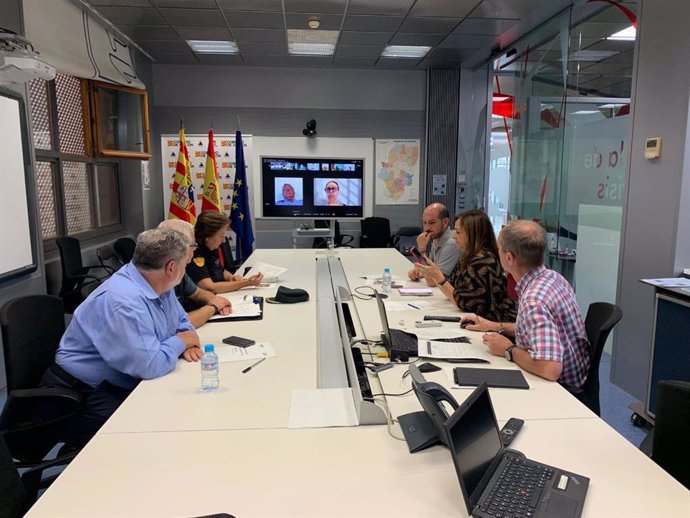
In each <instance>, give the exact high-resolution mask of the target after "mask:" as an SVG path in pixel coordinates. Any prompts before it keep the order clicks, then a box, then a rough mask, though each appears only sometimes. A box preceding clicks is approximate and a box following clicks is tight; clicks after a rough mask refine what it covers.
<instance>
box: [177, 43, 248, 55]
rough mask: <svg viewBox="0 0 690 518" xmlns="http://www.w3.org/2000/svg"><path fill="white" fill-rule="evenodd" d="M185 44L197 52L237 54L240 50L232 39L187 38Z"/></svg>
mask: <svg viewBox="0 0 690 518" xmlns="http://www.w3.org/2000/svg"><path fill="white" fill-rule="evenodd" d="M187 44H188V45H189V46H190V47H191V48H192V50H193V51H194V52H196V53H197V54H239V52H240V49H239V48H238V47H237V43H235V42H234V41H210V40H187Z"/></svg>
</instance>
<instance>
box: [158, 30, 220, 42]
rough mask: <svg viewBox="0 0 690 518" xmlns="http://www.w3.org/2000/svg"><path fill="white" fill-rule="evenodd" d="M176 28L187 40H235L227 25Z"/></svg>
mask: <svg viewBox="0 0 690 518" xmlns="http://www.w3.org/2000/svg"><path fill="white" fill-rule="evenodd" d="M175 30H176V31H177V32H178V34H179V35H180V36H181V37H182V38H183V39H185V40H215V41H233V37H232V35H231V34H230V31H229V30H228V28H227V27H175ZM147 39H148V38H147Z"/></svg>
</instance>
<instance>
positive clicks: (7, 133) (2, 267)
mask: <svg viewBox="0 0 690 518" xmlns="http://www.w3.org/2000/svg"><path fill="white" fill-rule="evenodd" d="M0 157H2V158H1V159H0V178H2V188H0V235H1V236H2V253H0V281H1V280H4V279H7V278H9V277H14V276H17V275H21V274H25V273H29V272H32V271H34V270H35V269H36V258H35V249H34V246H33V242H34V240H33V237H32V227H31V220H30V217H29V196H28V191H27V184H28V183H29V182H30V180H29V176H28V174H29V172H30V171H31V166H30V161H29V157H30V151H29V140H28V133H27V125H26V111H25V110H24V101H23V99H22V97H21V96H19V95H17V94H15V93H11V92H9V91H7V90H3V89H0Z"/></svg>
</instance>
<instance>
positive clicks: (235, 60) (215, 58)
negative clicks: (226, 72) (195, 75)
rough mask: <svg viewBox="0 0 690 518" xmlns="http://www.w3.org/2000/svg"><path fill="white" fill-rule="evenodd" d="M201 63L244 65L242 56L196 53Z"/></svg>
mask: <svg viewBox="0 0 690 518" xmlns="http://www.w3.org/2000/svg"><path fill="white" fill-rule="evenodd" d="M197 56H198V58H199V61H200V62H201V64H202V65H244V60H243V59H242V56H219V55H217V54H197Z"/></svg>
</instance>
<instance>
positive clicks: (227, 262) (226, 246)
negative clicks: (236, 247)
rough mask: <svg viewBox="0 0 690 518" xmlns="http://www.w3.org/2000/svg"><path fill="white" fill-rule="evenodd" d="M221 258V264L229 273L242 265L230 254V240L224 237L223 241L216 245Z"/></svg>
mask: <svg viewBox="0 0 690 518" xmlns="http://www.w3.org/2000/svg"><path fill="white" fill-rule="evenodd" d="M218 250H220V253H221V254H222V258H223V265H224V267H225V269H226V270H227V271H229V272H230V273H235V272H236V271H237V269H238V268H239V267H240V266H241V265H242V263H240V262H239V261H235V258H234V257H233V255H232V246H231V245H230V240H229V239H228V238H225V240H223V242H222V243H221V244H220V247H218Z"/></svg>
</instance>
